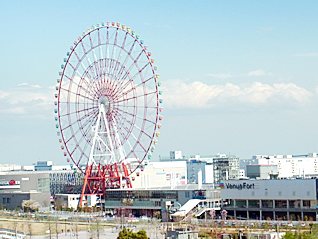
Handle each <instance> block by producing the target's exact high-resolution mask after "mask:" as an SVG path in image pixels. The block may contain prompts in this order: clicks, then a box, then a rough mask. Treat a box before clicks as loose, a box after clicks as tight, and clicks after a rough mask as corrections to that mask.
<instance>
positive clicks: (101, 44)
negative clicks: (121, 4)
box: [55, 22, 162, 206]
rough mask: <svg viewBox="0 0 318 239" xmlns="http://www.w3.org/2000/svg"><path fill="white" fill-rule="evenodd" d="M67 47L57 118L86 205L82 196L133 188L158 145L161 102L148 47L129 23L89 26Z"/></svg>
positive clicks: (59, 81) (60, 139) (158, 83)
mask: <svg viewBox="0 0 318 239" xmlns="http://www.w3.org/2000/svg"><path fill="white" fill-rule="evenodd" d="M70 50H71V51H70V52H68V53H67V58H65V59H64V63H63V64H62V65H61V68H62V71H61V72H60V74H59V75H60V77H61V78H60V79H58V80H57V82H58V86H57V87H56V90H57V91H58V92H57V94H56V95H55V98H56V100H57V101H56V102H55V105H57V109H56V110H55V113H57V114H58V115H57V117H56V118H55V119H56V121H57V124H56V127H57V128H59V132H58V136H60V138H59V142H60V143H62V146H61V148H62V150H64V156H66V157H68V159H67V160H68V162H69V161H70V159H71V160H72V161H73V163H74V164H75V166H76V167H77V168H78V170H79V171H80V172H81V173H84V174H85V180H84V186H83V189H82V196H81V200H80V204H79V206H82V200H83V198H84V196H87V195H102V196H103V195H104V192H105V190H106V189H107V188H118V187H120V188H121V187H125V186H126V187H132V182H131V178H130V175H132V174H133V173H134V172H135V171H136V170H137V169H138V167H140V166H141V165H142V164H143V161H144V160H145V159H151V156H152V155H151V153H152V152H153V151H154V149H155V145H156V144H157V139H156V137H159V132H158V129H160V128H161V124H160V123H159V122H160V120H162V116H160V115H159V112H161V111H162V107H161V106H160V104H161V103H162V99H161V98H160V95H161V91H160V90H159V86H160V82H158V78H159V74H158V73H156V70H157V67H156V66H154V65H153V63H154V59H153V58H151V52H149V51H148V47H147V46H145V45H144V41H143V40H140V37H139V36H138V35H136V34H135V32H134V31H131V30H130V28H128V27H127V28H126V26H125V25H120V24H119V23H117V24H115V23H114V22H112V23H110V22H107V23H106V24H104V23H102V24H97V26H92V28H91V29H87V31H86V32H83V34H82V36H79V37H78V41H75V42H74V46H72V47H71V48H70Z"/></svg>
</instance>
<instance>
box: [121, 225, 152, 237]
mask: <svg viewBox="0 0 318 239" xmlns="http://www.w3.org/2000/svg"><path fill="white" fill-rule="evenodd" d="M117 239H149V238H148V237H147V233H146V231H144V230H140V231H139V232H137V233H135V232H133V230H132V229H127V228H124V229H123V230H122V231H120V232H119V235H118V237H117Z"/></svg>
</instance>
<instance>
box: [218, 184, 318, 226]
mask: <svg viewBox="0 0 318 239" xmlns="http://www.w3.org/2000/svg"><path fill="white" fill-rule="evenodd" d="M220 188H221V197H222V201H223V206H222V209H225V210H227V211H228V215H229V216H232V217H234V218H242V219H245V218H249V219H263V220H266V219H276V220H314V221H316V218H317V208H318V207H317V205H318V204H317V199H318V193H317V191H318V179H271V180H227V181H221V183H220Z"/></svg>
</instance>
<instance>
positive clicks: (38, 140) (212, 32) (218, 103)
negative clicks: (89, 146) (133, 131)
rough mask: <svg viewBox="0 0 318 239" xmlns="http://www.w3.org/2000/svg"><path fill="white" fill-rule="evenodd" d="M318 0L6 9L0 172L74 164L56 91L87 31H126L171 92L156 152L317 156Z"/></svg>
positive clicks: (6, 5)
mask: <svg viewBox="0 0 318 239" xmlns="http://www.w3.org/2000/svg"><path fill="white" fill-rule="evenodd" d="M317 10H318V2H317V1H301V2H300V1H290V0H289V1H287V0H286V1H237V0H236V1H188V2H185V1H94V2H93V3H88V2H87V1H53V2H48V1H44V2H43V1H2V2H1V8H0V22H1V37H0V52H1V56H2V57H1V58H0V65H1V73H2V74H1V81H0V115H1V124H0V132H1V134H0V145H1V146H0V152H1V157H0V163H2V164H5V163H19V164H31V163H34V162H36V161H38V160H53V161H54V162H55V163H56V164H62V163H66V161H65V158H64V157H63V154H62V151H61V150H60V145H59V144H58V138H57V137H56V129H55V127H54V126H55V122H54V112H53V110H54V105H53V101H54V98H53V96H54V89H53V88H54V86H55V82H56V79H57V78H58V72H59V70H60V65H61V63H62V60H63V58H64V57H65V56H66V52H67V51H68V50H69V47H70V46H71V45H72V44H73V41H74V40H76V39H77V36H78V35H81V33H82V31H85V30H86V28H89V27H91V26H92V25H95V24H97V23H101V22H106V21H115V22H121V23H124V24H126V25H127V26H130V27H131V28H132V29H134V30H136V32H137V33H138V34H140V35H141V37H142V38H143V39H144V40H145V42H146V44H147V45H149V50H150V51H151V52H152V53H153V56H154V58H155V59H156V64H157V65H158V72H159V73H160V76H161V81H162V83H163V98H164V114H163V116H164V120H163V127H162V130H161V134H160V139H159V143H158V146H157V147H156V150H157V151H156V154H155V155H154V158H158V155H163V156H165V155H169V151H170V150H181V151H183V153H184V154H186V155H189V154H198V153H199V154H201V155H207V154H216V153H232V154H236V155H238V156H240V157H241V158H250V157H251V156H252V155H255V154H269V155H273V154H306V153H309V152H317V151H318V150H317V147H316V142H317V140H316V134H317V132H318V127H317V123H316V119H317V118H318V114H317V102H318V101H317V96H318V90H317V86H318V68H317V63H318V44H317V42H318V31H317V23H318V15H317Z"/></svg>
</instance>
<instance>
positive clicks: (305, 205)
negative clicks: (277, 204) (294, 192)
mask: <svg viewBox="0 0 318 239" xmlns="http://www.w3.org/2000/svg"><path fill="white" fill-rule="evenodd" d="M303 207H304V208H309V207H310V201H309V200H303Z"/></svg>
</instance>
